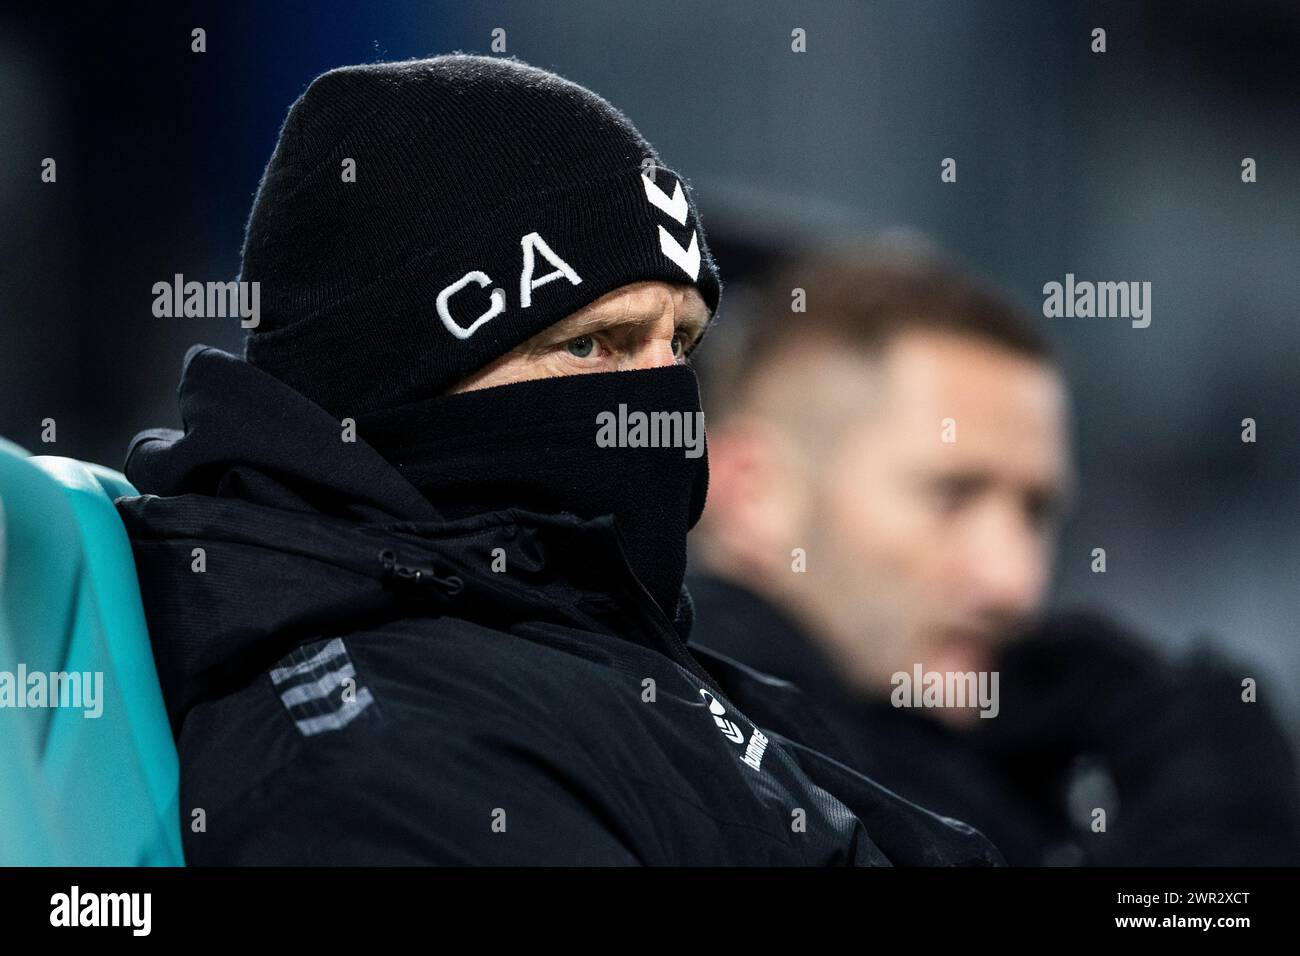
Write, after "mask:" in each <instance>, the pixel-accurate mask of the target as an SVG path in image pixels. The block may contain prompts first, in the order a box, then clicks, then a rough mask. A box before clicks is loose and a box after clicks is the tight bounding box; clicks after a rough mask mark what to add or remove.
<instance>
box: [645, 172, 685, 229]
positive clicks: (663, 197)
mask: <svg viewBox="0 0 1300 956" xmlns="http://www.w3.org/2000/svg"><path fill="white" fill-rule="evenodd" d="M641 184H642V185H643V186H645V198H646V199H648V200H650V205H652V206H654V207H655V208H657V209H662V210H663V211H664V212H666V213H668V215H670V216H672V217H673V218H674V219H676V220H677V225H679V226H684V225H686V213H687V206H686V193H684V192H683V191H682V184H681V182H680V181H675V182H674V183H673V195H672V198H671V199H669V198H668V194H667V193H665V192H664V191H663V190H662V189H660V188H659V186H658V185H657V184H656V183H655V181H654V180H653V179H651V178H650V177H649V176H647V175H646V174H645V173H642V174H641Z"/></svg>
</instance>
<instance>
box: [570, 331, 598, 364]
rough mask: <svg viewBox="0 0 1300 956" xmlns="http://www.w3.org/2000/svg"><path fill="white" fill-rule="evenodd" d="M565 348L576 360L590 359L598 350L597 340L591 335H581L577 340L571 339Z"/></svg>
mask: <svg viewBox="0 0 1300 956" xmlns="http://www.w3.org/2000/svg"><path fill="white" fill-rule="evenodd" d="M564 347H565V348H566V349H567V350H568V352H569V354H570V355H572V356H573V357H574V358H590V357H591V353H592V352H593V351H595V349H596V340H595V339H593V338H592V337H591V336H590V335H580V336H578V337H577V338H576V339H569V341H567V342H565V343H564Z"/></svg>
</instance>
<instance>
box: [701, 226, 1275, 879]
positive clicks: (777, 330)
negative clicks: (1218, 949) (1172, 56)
mask: <svg viewBox="0 0 1300 956" xmlns="http://www.w3.org/2000/svg"><path fill="white" fill-rule="evenodd" d="M755 303H756V308H755V313H756V314H755V315H754V316H752V320H751V321H750V322H748V323H746V327H745V329H744V330H743V331H744V332H745V333H747V334H745V336H744V340H743V342H740V343H737V342H735V341H733V342H732V343H730V344H731V345H732V349H731V356H730V361H728V362H725V363H724V364H723V366H722V367H721V368H719V369H717V371H716V374H715V375H714V376H713V378H712V379H711V380H709V381H708V382H706V394H707V398H708V401H709V405H710V408H711V421H710V430H709V449H710V461H711V467H712V477H711V487H710V503H709V509H708V513H707V514H706V516H705V520H704V522H703V523H702V525H701V527H702V530H703V534H702V537H703V546H702V548H701V552H700V556H701V557H702V558H703V563H704V565H705V566H706V567H707V568H708V569H709V571H710V572H711V574H709V575H706V576H703V577H701V578H699V579H698V580H695V581H693V582H692V584H691V592H692V594H693V595H694V597H695V601H696V606H697V620H698V621H699V627H698V630H697V631H696V637H695V640H696V641H697V642H699V643H702V644H705V645H707V646H709V647H711V648H712V649H713V650H715V651H719V652H721V653H723V654H725V655H729V656H732V657H735V658H737V659H738V660H740V661H742V662H744V663H746V664H749V665H752V666H754V667H756V668H758V669H760V670H763V671H768V672H770V673H773V674H776V675H779V676H782V677H785V678H787V679H789V680H791V681H793V682H794V683H796V684H797V685H799V686H800V687H802V689H803V690H804V691H805V692H806V693H807V694H808V695H809V696H810V697H812V698H813V699H814V701H815V702H816V703H817V704H818V705H820V706H821V707H822V708H823V709H824V710H825V711H826V712H828V713H829V714H831V715H832V716H833V718H834V720H835V723H836V726H837V728H838V729H839V730H840V732H841V733H842V734H843V735H844V736H845V738H846V744H847V746H849V747H850V748H851V749H852V750H853V752H854V753H855V759H856V760H857V761H858V763H859V765H860V767H862V768H864V769H866V770H867V771H868V772H869V773H870V774H871V775H873V776H874V777H876V779H878V780H880V781H881V782H883V783H885V784H886V785H887V786H890V787H892V788H894V789H895V790H897V791H898V792H899V793H900V794H902V795H903V796H905V797H908V798H909V799H912V800H915V801H916V802H918V803H920V804H922V805H924V806H927V807H931V808H933V809H934V810H936V811H938V812H941V813H948V814H952V815H954V816H957V817H959V818H961V819H963V820H967V821H969V822H971V823H972V824H974V825H975V826H977V827H979V828H981V829H982V830H983V831H984V832H985V833H987V834H988V835H989V836H990V837H991V838H992V839H993V840H994V842H995V843H996V844H997V845H998V846H999V847H1000V848H1002V850H1003V852H1004V853H1005V854H1006V856H1007V859H1008V861H1010V862H1012V863H1020V864H1040V863H1045V864H1062V863H1064V864H1071V863H1098V864H1121V865H1124V864H1168V865H1177V864H1251V863H1295V862H1297V861H1300V851H1298V850H1297V847H1298V846H1300V836H1297V834H1298V833H1300V824H1298V823H1297V813H1298V812H1300V799H1298V798H1297V787H1296V782H1295V771H1294V765H1293V758H1292V755H1291V752H1290V750H1289V746H1288V743H1287V741H1286V740H1285V738H1284V736H1283V735H1282V733H1281V731H1280V730H1279V729H1278V727H1277V725H1276V724H1275V722H1274V720H1273V718H1272V716H1271V715H1270V714H1269V713H1268V712H1267V711H1266V710H1265V709H1264V705H1263V704H1259V703H1253V702H1246V701H1244V700H1243V693H1242V687H1241V681H1242V678H1243V677H1244V676H1246V674H1245V672H1242V671H1240V670H1239V669H1234V668H1233V666H1232V665H1231V664H1229V663H1228V662H1225V661H1223V660H1221V659H1220V658H1218V657H1217V656H1215V655H1213V654H1211V653H1209V652H1207V651H1197V652H1196V653H1195V654H1194V655H1192V656H1191V657H1190V658H1188V659H1186V660H1183V661H1179V662H1163V661H1160V660H1158V659H1157V658H1156V656H1155V655H1154V654H1153V653H1152V652H1151V651H1150V650H1148V649H1147V648H1146V647H1145V646H1144V645H1143V644H1142V643H1140V642H1137V641H1135V640H1133V639H1132V638H1130V637H1129V636H1127V635H1126V634H1124V633H1122V632H1121V631H1120V630H1119V629H1118V628H1117V627H1116V626H1115V625H1113V624H1111V623H1109V622H1107V621H1106V620H1104V619H1102V618H1100V617H1096V616H1092V615H1085V614H1073V615H1068V616H1066V615H1059V616H1056V617H1050V618H1047V619H1043V618H1042V616H1041V615H1040V612H1041V610H1042V608H1043V604H1044V601H1045V598H1046V594H1047V589H1048V585H1049V583H1050V579H1051V571H1052V555H1053V550H1054V544H1055V538H1056V531H1057V528H1058V526H1059V523H1060V521H1061V518H1062V516H1063V515H1064V513H1065V512H1066V510H1067V508H1068V504H1069V501H1070V498H1071V482H1072V466H1071V453H1070V444H1069V439H1068V414H1067V398H1066V388H1065V382H1064V380H1063V378H1062V375H1061V372H1060V370H1059V369H1058V368H1057V366H1056V365H1055V363H1054V361H1053V359H1052V357H1051V354H1050V350H1049V348H1048V345H1047V343H1046V341H1045V340H1044V339H1043V338H1042V337H1041V336H1040V335H1039V334H1038V333H1037V332H1036V331H1035V330H1034V329H1033V327H1032V326H1031V325H1030V324H1029V322H1028V321H1027V320H1026V319H1025V318H1024V316H1022V314H1021V313H1020V311H1019V310H1018V309H1017V308H1016V307H1015V305H1014V304H1012V303H1011V302H1010V301H1008V300H1007V299H1006V298H1004V297H1003V296H1002V295H1001V294H1000V293H998V292H997V291H995V290H994V289H992V288H990V287H989V286H987V285H986V284H985V283H983V282H982V281H979V280H977V279H975V278H973V277H970V276H968V275H966V274H964V273H963V272H962V271H961V270H959V269H958V268H956V267H954V266H953V265H951V264H949V263H947V262H945V261H944V260H943V259H942V258H941V257H940V256H938V255H936V254H935V253H934V252H933V251H930V250H928V249H926V248H925V247H924V246H923V245H922V244H918V243H899V242H878V243H872V244H868V245H848V246H844V247H838V248H833V249H828V250H824V251H822V252H820V253H818V254H815V255H812V256H810V257H808V258H807V259H806V260H805V261H803V262H801V263H799V264H798V265H796V266H794V267H793V268H792V269H791V270H790V271H789V272H788V273H786V274H784V275H780V276H777V277H775V278H774V279H773V280H772V281H771V282H770V283H769V284H768V285H767V286H766V287H765V288H763V289H762V290H761V291H760V292H759V294H758V295H757V296H756V299H755ZM709 385H712V386H713V387H712V388H709V387H708V386H709ZM959 675H960V676H961V677H964V678H967V681H966V683H965V685H964V686H966V687H968V688H969V689H970V691H971V693H970V694H965V695H962V694H957V695H954V694H953V693H952V692H953V689H954V688H960V687H962V686H963V684H962V681H961V680H958V681H953V680H952V679H951V678H952V677H956V676H959ZM932 677H933V679H932ZM945 687H946V688H947V689H948V695H947V696H945V694H944V688H945ZM977 689H978V690H977ZM926 690H928V691H932V692H933V693H930V694H929V695H928V696H927V694H926V693H924V691H926ZM1265 781H1267V782H1265Z"/></svg>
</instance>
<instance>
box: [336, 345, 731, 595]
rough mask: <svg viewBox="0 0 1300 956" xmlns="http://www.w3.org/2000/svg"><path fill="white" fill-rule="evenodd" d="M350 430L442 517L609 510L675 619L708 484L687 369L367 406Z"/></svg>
mask: <svg viewBox="0 0 1300 956" xmlns="http://www.w3.org/2000/svg"><path fill="white" fill-rule="evenodd" d="M357 430H358V432H359V434H360V435H361V437H362V438H363V439H364V440H365V441H367V442H368V443H369V444H370V445H372V446H373V447H374V448H375V449H376V450H378V451H379V452H380V453H381V454H383V455H384V456H385V457H386V458H388V460H389V461H391V462H392V463H393V464H394V465H395V466H396V467H397V468H398V469H399V470H400V471H401V472H402V474H403V475H405V476H406V478H407V479H408V480H409V481H410V482H411V483H412V484H413V485H415V487H416V488H418V489H419V490H420V491H421V492H422V493H423V494H424V496H425V497H426V498H428V500H429V501H430V502H431V503H432V504H433V506H434V507H435V508H437V509H438V510H439V512H441V513H442V514H443V515H445V516H446V517H448V518H457V517H461V516H464V515H468V514H476V513H481V512H484V511H491V510H497V509H501V508H522V509H527V510H530V511H539V512H543V513H556V512H561V511H567V512H570V513H572V514H575V515H578V516H579V517H581V518H596V517H600V516H602V515H613V516H614V520H615V523H616V524H617V526H618V528H619V531H620V533H621V535H622V537H623V543H624V549H625V551H626V553H627V557H628V560H629V562H630V563H631V565H632V570H633V571H634V572H635V573H636V576H637V577H638V578H639V579H640V581H641V583H642V584H643V585H645V587H646V589H647V590H648V591H649V592H650V594H651V596H653V597H654V599H655V601H656V602H658V604H659V606H660V607H661V608H662V609H663V610H664V613H665V614H667V615H668V617H669V619H670V620H671V619H672V617H673V614H674V612H675V610H676V607H677V600H678V596H679V594H680V592H681V586H682V579H683V577H684V576H685V574H686V532H687V531H688V530H689V529H690V528H692V527H694V526H695V523H696V522H697V521H698V520H699V518H700V513H701V512H702V511H703V510H704V498H705V494H706V492H707V489H708V455H707V452H706V448H705V444H704V416H703V414H702V412H701V411H700V393H699V387H698V384H697V382H696V379H695V372H694V371H693V370H692V369H690V368H689V367H686V366H681V365H677V366H667V367H663V368H655V369H647V370H642V371H633V372H600V373H592V374H586V375H572V376H565V377H562V378H550V379H541V380H536V381H530V382H518V383H515V384H511V385H501V386H497V387H495V388H485V389H478V390H476V391H471V392H462V393H459V394H455V395H445V396H441V397H438V398H434V399H428V400H425V401H422V402H418V403H414V404H410V405H405V406H402V407H400V408H396V409H391V410H385V411H380V412H375V413H372V414H370V415H368V416H365V417H364V418H362V419H360V420H359V421H358V422H357ZM656 446H657V447H656Z"/></svg>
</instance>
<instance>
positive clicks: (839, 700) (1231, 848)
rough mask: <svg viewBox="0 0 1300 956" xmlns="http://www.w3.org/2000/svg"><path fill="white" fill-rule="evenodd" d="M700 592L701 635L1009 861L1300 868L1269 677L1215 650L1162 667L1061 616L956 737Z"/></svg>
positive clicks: (804, 642) (1299, 796) (1101, 626)
mask: <svg viewBox="0 0 1300 956" xmlns="http://www.w3.org/2000/svg"><path fill="white" fill-rule="evenodd" d="M690 587H691V591H692V594H694V596H695V612H696V629H697V631H698V632H700V634H701V639H703V640H708V641H710V642H711V646H713V647H715V648H716V649H717V650H718V651H720V652H723V653H726V654H728V655H731V656H732V657H734V658H735V659H737V660H741V661H744V662H746V663H747V664H749V665H751V666H753V667H758V668H762V669H763V670H764V671H771V672H772V673H774V674H778V675H780V676H781V677H783V678H786V679H788V680H790V681H792V682H794V683H796V684H797V685H798V686H799V687H800V688H801V689H803V691H804V692H805V693H806V694H807V695H808V696H809V697H810V698H812V699H815V700H816V702H817V704H818V706H819V713H820V714H822V715H823V716H824V717H825V718H826V719H827V721H828V722H829V723H830V724H831V725H832V726H833V727H835V728H836V729H837V730H838V731H839V733H840V737H841V739H843V740H844V742H845V746H846V747H847V748H848V750H849V751H850V756H848V757H847V762H848V763H850V764H851V765H852V766H853V767H855V768H856V769H858V770H861V771H862V772H863V773H866V774H869V775H871V777H872V778H873V779H875V780H877V781H879V782H880V783H882V784H884V785H886V786H888V787H890V788H891V789H894V790H895V791H896V792H898V793H900V794H902V795H904V796H906V797H907V798H908V799H911V800H914V801H916V802H918V803H920V804H922V805H924V806H926V807H929V808H931V809H933V810H935V811H937V812H939V813H945V814H951V815H953V816H956V817H959V818H960V819H962V820H965V821H967V822H969V823H971V824H973V825H974V826H976V827H978V828H979V829H980V830H981V832H983V833H985V834H986V835H987V836H988V837H989V838H990V839H992V840H993V841H994V842H995V843H996V844H997V846H998V848H999V850H1001V851H1002V853H1003V854H1004V855H1005V857H1006V859H1007V861H1008V862H1009V863H1011V865H1013V866H1017V865H1044V864H1047V865H1093V866H1251V865H1272V866H1279V865H1295V864H1296V863H1298V862H1300V783H1298V781H1297V774H1296V763H1295V759H1294V755H1293V753H1292V751H1291V747H1290V744H1289V741H1288V740H1287V738H1286V735H1285V733H1284V732H1283V731H1282V728H1281V727H1280V726H1279V724H1278V722H1277V720H1276V718H1275V717H1274V716H1273V714H1272V712H1271V708H1269V707H1268V706H1267V705H1266V704H1265V703H1263V702H1260V703H1250V704H1248V703H1244V702H1243V701H1242V697H1241V693H1242V687H1241V680H1242V677H1243V676H1245V675H1248V674H1252V673H1257V672H1256V670H1255V669H1253V668H1245V667H1241V666H1240V665H1236V664H1234V663H1233V662H1231V661H1229V660H1228V659H1226V658H1225V657H1223V656H1222V655H1221V654H1220V653H1217V652H1215V651H1213V650H1211V649H1209V648H1203V649H1200V650H1198V651H1196V652H1194V653H1192V654H1190V655H1188V656H1186V657H1184V658H1182V659H1175V660H1168V661H1166V660H1161V659H1160V658H1158V657H1157V656H1156V655H1155V654H1154V653H1153V652H1152V651H1151V650H1149V649H1147V648H1146V647H1144V646H1143V643H1142V642H1141V641H1139V640H1138V639H1137V638H1135V637H1134V636H1133V635H1130V634H1129V633H1127V632H1126V631H1125V630H1123V629H1121V628H1120V627H1118V626H1117V625H1115V624H1114V623H1113V622H1112V621H1110V620H1108V619H1106V618H1105V617H1102V616H1100V615H1097V614H1084V613H1081V612H1072V613H1055V614H1052V615H1050V616H1048V617H1046V618H1045V619H1044V620H1043V621H1041V622H1040V623H1039V624H1038V626H1037V627H1036V628H1035V630H1034V632H1033V633H1031V634H1029V635H1028V636H1026V638H1025V639H1023V640H1021V641H1020V642H1018V643H1016V644H1013V645H1012V646H1011V648H1010V649H1009V650H1008V651H1006V652H1005V653H1004V654H1003V655H1002V656H1001V657H1000V658H999V660H998V662H997V668H998V670H999V672H1000V677H1001V681H1000V704H1001V707H1000V711H999V713H998V716H997V717H996V718H994V719H991V720H985V719H977V720H976V721H975V722H974V727H973V728H972V729H971V730H968V731H964V732H958V731H956V730H954V729H951V728H949V727H948V726H947V725H945V724H942V723H941V722H939V721H938V720H935V719H934V718H933V717H931V716H930V715H929V714H928V713H927V712H926V711H924V710H912V709H899V708H895V707H892V706H891V705H890V702H889V700H888V699H886V698H883V697H882V698H879V699H874V698H871V699H867V698H861V697H858V696H857V695H854V694H852V693H851V692H850V691H849V690H848V689H847V688H846V687H845V686H844V684H843V683H842V681H840V679H839V678H838V676H837V675H836V673H835V670H834V667H833V666H832V665H831V664H830V662H829V661H828V659H827V658H826V657H825V655H824V653H823V652H822V651H821V650H820V649H819V648H818V647H817V646H816V642H815V641H814V640H813V639H812V638H811V636H810V635H808V634H806V633H805V632H804V631H803V630H802V629H801V628H800V627H799V626H798V625H797V624H796V623H795V622H794V621H793V620H791V619H789V618H788V617H786V616H785V615H784V614H782V613H781V612H780V611H778V610H777V609H776V608H775V607H773V606H772V605H771V604H770V603H768V602H767V601H765V600H763V599H762V598H760V597H758V596H757V595H755V594H753V593H752V592H750V591H749V590H747V589H745V588H743V587H740V586H737V585H735V584H733V583H731V582H728V581H724V580H722V579H720V578H716V577H704V576H700V577H694V578H692V579H690ZM1258 676H1259V677H1260V684H1261V687H1263V688H1265V690H1264V693H1265V694H1267V693H1268V691H1269V690H1272V689H1273V688H1275V686H1276V685H1275V684H1273V683H1272V682H1271V681H1265V680H1264V679H1263V675H1258ZM1097 808H1101V809H1104V810H1105V811H1106V828H1105V830H1104V831H1101V830H1099V829H1098V828H1097V826H1096V825H1095V820H1096V819H1097V818H1096V817H1095V810H1096V809H1097Z"/></svg>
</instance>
